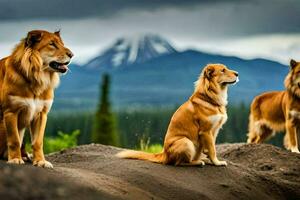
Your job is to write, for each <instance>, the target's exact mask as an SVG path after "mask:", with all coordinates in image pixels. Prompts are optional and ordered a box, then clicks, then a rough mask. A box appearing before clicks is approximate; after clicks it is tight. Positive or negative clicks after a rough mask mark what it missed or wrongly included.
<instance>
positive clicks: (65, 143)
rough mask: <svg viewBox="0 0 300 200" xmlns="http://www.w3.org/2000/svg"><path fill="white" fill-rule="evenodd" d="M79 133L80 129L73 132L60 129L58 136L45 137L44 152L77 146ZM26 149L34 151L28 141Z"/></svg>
mask: <svg viewBox="0 0 300 200" xmlns="http://www.w3.org/2000/svg"><path fill="white" fill-rule="evenodd" d="M79 135H80V131H79V130H75V131H73V132H72V133H71V134H68V133H63V132H61V131H59V132H58V134H57V136H56V137H45V138H44V153H45V154H48V153H52V152H57V151H61V150H63V149H67V148H71V147H75V146H77V138H78V136H79ZM26 151H27V152H32V149H31V145H30V144H29V143H26Z"/></svg>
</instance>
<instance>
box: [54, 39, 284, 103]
mask: <svg viewBox="0 0 300 200" xmlns="http://www.w3.org/2000/svg"><path fill="white" fill-rule="evenodd" d="M119 43H120V41H119V42H117V44H119ZM167 46H168V48H169V49H171V50H170V51H168V53H165V54H160V55H156V56H153V57H151V58H150V57H149V59H141V58H136V60H135V61H134V62H132V63H129V62H127V61H126V62H125V63H124V64H121V65H118V67H114V66H113V65H110V64H109V63H108V64H106V65H100V64H99V65H94V64H95V63H96V60H99V59H100V58H103V55H104V54H106V53H107V52H110V51H112V49H108V50H107V51H105V52H106V53H104V54H102V56H101V55H100V56H98V57H97V58H95V59H93V60H92V61H91V62H88V63H87V64H86V65H83V66H77V65H72V66H71V67H70V68H71V71H72V72H71V73H69V74H67V75H66V76H64V77H62V81H61V86H60V87H59V89H58V90H57V92H56V97H57V98H56V101H55V105H54V108H56V109H60V108H81V109H84V108H93V107H94V106H95V105H96V103H97V100H98V89H99V81H100V78H101V74H102V73H104V72H107V73H110V74H111V75H112V95H111V98H112V101H113V104H114V106H117V107H123V106H132V105H175V104H181V103H182V102H184V101H185V100H186V99H187V98H188V97H189V96H190V95H191V93H192V91H193V87H194V86H193V83H194V81H196V80H197V78H198V76H199V73H200V72H201V70H202V67H203V66H205V65H206V64H207V63H223V64H225V65H227V66H228V67H229V68H231V69H234V70H236V71H238V72H239V73H240V82H239V83H238V84H236V85H234V86H231V87H230V89H229V102H230V103H239V102H241V101H244V102H246V103H249V102H250V101H251V100H252V98H253V97H254V96H255V95H257V94H259V93H261V92H264V91H268V90H281V89H283V88H284V87H283V80H284V77H285V76H286V74H287V72H288V67H287V66H284V65H282V64H280V63H278V62H274V61H270V60H266V59H252V60H245V59H241V58H238V57H232V56H222V55H214V54H209V53H204V52H199V51H196V50H187V51H183V52H178V51H176V50H175V48H173V47H172V46H171V45H170V44H168V45H167ZM112 48H115V47H112ZM139 51H142V50H141V49H139ZM139 55H142V53H138V54H137V56H139ZM100 60H101V59H100ZM92 63H94V64H93V65H92Z"/></svg>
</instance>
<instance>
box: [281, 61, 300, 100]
mask: <svg viewBox="0 0 300 200" xmlns="http://www.w3.org/2000/svg"><path fill="white" fill-rule="evenodd" d="M284 84H285V87H286V88H287V90H289V91H290V92H291V93H292V94H294V95H296V96H298V97H300V62H297V61H295V60H293V59H292V60H291V61H290V71H289V73H288V75H287V77H286V78H285V81H284Z"/></svg>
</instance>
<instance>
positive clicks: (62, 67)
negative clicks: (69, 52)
mask: <svg viewBox="0 0 300 200" xmlns="http://www.w3.org/2000/svg"><path fill="white" fill-rule="evenodd" d="M58 68H59V69H63V70H65V71H67V70H68V69H69V68H68V66H67V65H59V66H58Z"/></svg>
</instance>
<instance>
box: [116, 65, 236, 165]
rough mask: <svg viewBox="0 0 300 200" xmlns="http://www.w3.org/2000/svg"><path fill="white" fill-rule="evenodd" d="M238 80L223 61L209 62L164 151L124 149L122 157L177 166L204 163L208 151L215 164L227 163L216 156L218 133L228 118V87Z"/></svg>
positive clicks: (178, 115) (173, 123)
mask: <svg viewBox="0 0 300 200" xmlns="http://www.w3.org/2000/svg"><path fill="white" fill-rule="evenodd" d="M237 81H238V73H237V72H235V71H232V70H229V69H227V68H226V66H224V65H222V64H209V65H207V66H206V67H205V68H204V69H203V71H202V73H201V75H200V77H199V80H198V81H197V82H196V84H195V91H194V93H193V95H192V96H191V97H190V98H189V100H188V101H187V102H185V103H184V104H183V105H181V106H180V107H179V108H178V110H177V111H176V112H175V113H174V115H173V117H172V119H171V122H170V124H169V127H168V131H167V134H166V137H165V142H164V149H163V152H162V153H158V154H150V153H145V152H139V151H131V150H129V151H122V152H120V153H118V154H117V156H118V157H121V158H132V159H141V160H149V161H151V162H157V163H163V164H174V165H204V161H206V160H207V159H205V160H202V159H201V154H202V153H207V155H208V157H209V159H210V160H211V162H212V163H213V164H214V165H227V163H226V161H219V160H218V158H217V156H216V148H215V142H216V137H217V135H218V132H219V130H220V128H221V127H222V125H223V124H224V123H225V122H226V120H227V114H226V105H227V86H228V85H229V84H232V83H235V82H237Z"/></svg>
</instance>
